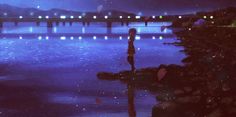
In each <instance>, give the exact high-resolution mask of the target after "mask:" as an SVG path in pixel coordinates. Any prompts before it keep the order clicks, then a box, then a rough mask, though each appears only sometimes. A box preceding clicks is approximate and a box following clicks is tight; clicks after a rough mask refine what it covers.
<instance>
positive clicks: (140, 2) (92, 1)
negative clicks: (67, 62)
mask: <svg viewBox="0 0 236 117" xmlns="http://www.w3.org/2000/svg"><path fill="white" fill-rule="evenodd" d="M1 3H4V4H10V5H14V6H20V7H34V8H39V9H51V8H62V9H68V10H78V11H97V10H98V9H99V10H101V9H103V10H106V9H117V10H122V11H130V12H133V13H140V14H143V15H154V14H158V15H159V14H173V13H178V14H179V13H190V12H195V11H199V10H211V9H216V8H222V7H227V6H236V0H0V4H1Z"/></svg>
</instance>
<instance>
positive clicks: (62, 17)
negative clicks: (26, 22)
mask: <svg viewBox="0 0 236 117" xmlns="http://www.w3.org/2000/svg"><path fill="white" fill-rule="evenodd" d="M19 18H20V19H23V16H19ZM38 18H39V19H42V18H43V16H38ZM45 18H46V19H49V16H45ZM66 18H67V17H66V16H63V15H62V16H60V19H66ZM69 18H70V19H74V18H75V17H74V16H70V17H69ZM78 18H79V19H82V18H83V17H82V16H78ZM104 18H105V19H108V18H109V17H108V16H104ZM119 18H120V19H123V18H124V17H123V16H119ZM127 18H128V19H130V18H131V16H127ZM135 18H136V19H140V18H141V16H135ZM152 18H153V19H156V18H157V16H152ZM158 18H159V19H163V16H158ZM178 18H179V19H182V18H183V17H182V16H178ZM203 18H204V19H207V16H203ZM209 18H210V19H214V16H210V17H209ZM93 19H97V16H93Z"/></svg>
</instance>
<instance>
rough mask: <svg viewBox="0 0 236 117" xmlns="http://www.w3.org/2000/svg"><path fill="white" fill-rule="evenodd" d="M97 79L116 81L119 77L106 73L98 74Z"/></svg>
mask: <svg viewBox="0 0 236 117" xmlns="http://www.w3.org/2000/svg"><path fill="white" fill-rule="evenodd" d="M97 77H98V79H101V80H118V79H119V77H117V75H115V74H113V73H108V72H100V73H98V74H97Z"/></svg>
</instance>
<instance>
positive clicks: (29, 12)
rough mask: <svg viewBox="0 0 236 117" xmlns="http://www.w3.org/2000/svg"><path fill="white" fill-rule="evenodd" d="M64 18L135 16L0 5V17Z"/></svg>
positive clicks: (110, 11)
mask: <svg viewBox="0 0 236 117" xmlns="http://www.w3.org/2000/svg"><path fill="white" fill-rule="evenodd" d="M61 15H64V16H85V17H92V16H94V15H96V16H97V17H104V16H105V15H108V16H109V17H118V16H121V15H122V16H135V14H133V13H127V12H123V11H117V10H106V11H101V12H86V13H83V12H78V11H69V10H64V9H51V10H46V11H45V10H39V9H36V8H20V7H15V6H10V5H7V4H0V17H19V16H24V17H38V16H50V17H59V16H61Z"/></svg>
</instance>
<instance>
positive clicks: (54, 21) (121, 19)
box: [0, 15, 213, 33]
mask: <svg viewBox="0 0 236 117" xmlns="http://www.w3.org/2000/svg"><path fill="white" fill-rule="evenodd" d="M211 17H213V16H211ZM182 18H183V19H190V18H195V19H200V18H204V19H206V18H207V16H201V17H196V16H195V17H194V16H188V15H184V16H176V15H175V16H148V17H144V16H118V17H109V16H91V17H88V16H87V17H82V16H69V17H68V16H60V17H49V16H44V17H42V16H38V17H30V18H29V17H23V16H18V17H5V18H4V17H0V33H2V28H3V23H4V22H13V23H14V24H15V26H17V25H18V23H23V22H34V23H35V24H36V25H37V26H40V23H42V22H44V23H45V22H46V24H47V28H48V32H49V33H51V32H52V30H51V29H52V28H53V27H54V25H55V26H59V24H60V23H62V24H63V26H65V25H66V23H69V24H70V26H72V24H73V23H82V24H83V26H85V25H87V26H89V25H90V23H91V22H100V23H106V26H107V28H108V30H110V28H112V23H121V25H122V26H124V25H126V26H129V24H130V23H131V22H143V23H145V26H148V23H149V22H172V21H175V20H177V19H182ZM209 18H210V17H209ZM211 19H212V18H211ZM108 32H109V31H108Z"/></svg>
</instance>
